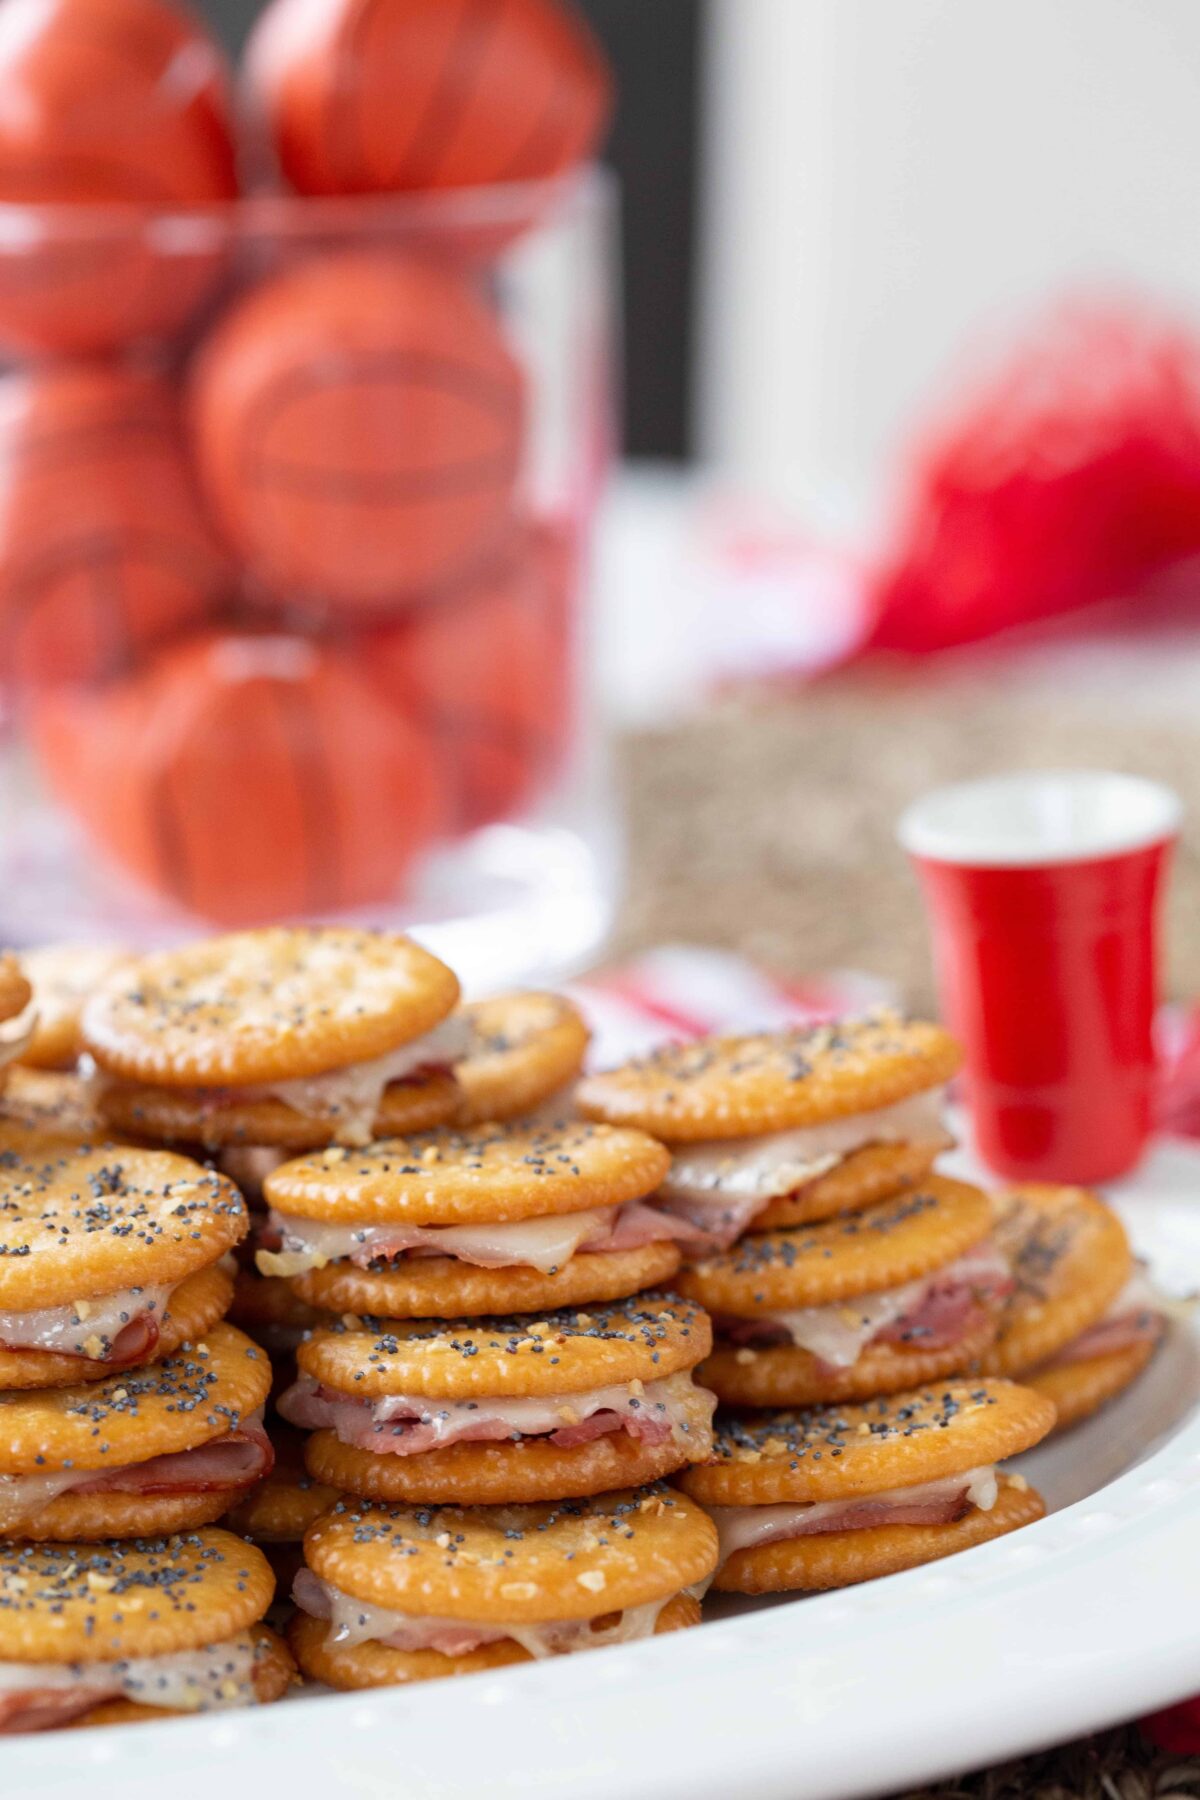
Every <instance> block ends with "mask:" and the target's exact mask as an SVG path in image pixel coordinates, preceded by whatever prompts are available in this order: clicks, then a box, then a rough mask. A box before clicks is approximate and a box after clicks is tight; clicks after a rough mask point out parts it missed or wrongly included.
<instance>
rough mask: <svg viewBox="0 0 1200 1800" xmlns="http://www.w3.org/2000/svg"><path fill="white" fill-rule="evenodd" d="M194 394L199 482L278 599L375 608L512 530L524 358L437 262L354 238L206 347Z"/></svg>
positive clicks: (307, 266)
mask: <svg viewBox="0 0 1200 1800" xmlns="http://www.w3.org/2000/svg"><path fill="white" fill-rule="evenodd" d="M192 401H193V408H192V410H193V421H194V427H195V433H194V435H195V443H196V453H197V461H198V464H199V469H200V475H201V479H202V482H203V484H204V488H205V491H206V493H207V495H208V498H209V500H210V502H211V504H212V507H213V510H214V513H215V515H216V517H217V519H218V520H219V522H220V524H221V525H222V526H223V528H224V530H225V532H226V534H227V536H228V538H229V540H230V542H231V544H232V545H233V546H234V547H235V548H236V550H237V551H238V552H239V553H240V555H241V556H242V557H243V558H244V560H245V563H246V566H247V569H248V572H249V574H250V575H251V577H252V579H253V580H255V581H257V582H258V583H259V584H260V585H261V588H262V590H263V591H262V593H261V595H260V596H259V597H260V598H262V599H264V600H266V601H268V602H270V601H272V600H273V599H277V600H278V601H279V602H280V603H281V604H288V603H295V602H296V601H308V602H313V603H316V604H327V603H332V604H333V605H334V606H335V607H344V608H350V609H353V610H356V611H358V612H359V613H371V612H375V613H379V612H380V611H382V610H385V609H390V608H391V607H393V606H394V605H395V604H396V603H397V602H402V601H404V600H405V599H408V598H411V597H412V596H413V595H414V594H424V593H427V592H428V591H429V590H431V589H437V588H441V587H444V586H446V585H447V584H449V583H453V582H455V581H458V580H461V579H463V578H464V577H467V576H469V575H471V574H473V573H474V572H475V571H476V570H477V569H479V568H480V567H482V566H483V565H484V564H485V563H486V562H487V561H488V559H489V558H490V557H492V556H494V555H495V554H496V553H497V551H498V549H499V548H500V546H501V545H502V544H503V542H504V539H505V537H506V535H507V533H508V531H509V530H510V529H511V522H510V511H511V504H512V495H513V489H514V486H515V484H516V479H517V472H518V464H519V461H520V456H521V443H522V435H523V430H524V423H525V405H524V382H523V378H522V375H521V370H520V368H519V367H518V365H517V362H516V360H515V359H514V357H513V355H512V353H511V352H510V350H509V348H508V346H507V344H506V342H505V339H504V334H503V332H502V330H501V327H500V325H499V323H498V321H497V319H496V317H495V315H494V314H493V313H492V311H491V310H490V308H489V307H488V306H487V305H486V304H485V302H484V301H483V300H482V299H480V298H479V296H478V295H477V293H476V292H475V291H474V289H473V288H472V286H471V285H470V284H469V283H468V282H467V281H465V280H463V279H460V277H459V276H458V275H456V274H455V272H454V271H453V270H452V269H449V268H446V267H443V266H440V265H438V264H437V263H436V262H434V261H433V260H432V259H430V260H425V259H423V258H421V257H417V256H411V255H405V254H404V253H403V252H399V251H386V250H352V251H345V252H342V253H340V254H335V255H329V256H323V257H317V258H315V259H314V260H312V261H311V262H307V263H302V264H300V265H299V266H298V267H295V268H292V269H288V270H285V271H284V272H283V273H282V274H280V275H277V276H275V277H273V278H272V279H270V280H268V281H266V282H264V283H263V285H262V286H260V287H258V288H256V289H254V290H252V291H251V292H250V293H249V294H248V295H247V296H246V297H245V299H243V300H241V301H240V302H238V303H236V304H235V305H234V306H232V307H231V308H230V310H229V311H228V312H227V313H226V314H225V316H224V318H223V319H222V320H221V322H220V323H219V325H218V326H217V328H216V329H215V331H214V332H213V333H212V335H211V336H210V337H209V339H208V340H207V342H206V343H205V344H203V345H202V347H201V350H200V353H199V357H198V360H197V363H196V367H195V373H194V379H193V385H192Z"/></svg>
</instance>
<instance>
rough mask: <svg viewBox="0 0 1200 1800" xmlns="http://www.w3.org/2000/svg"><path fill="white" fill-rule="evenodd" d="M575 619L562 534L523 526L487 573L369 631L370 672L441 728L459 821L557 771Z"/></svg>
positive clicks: (566, 728) (499, 810)
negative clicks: (436, 600)
mask: <svg viewBox="0 0 1200 1800" xmlns="http://www.w3.org/2000/svg"><path fill="white" fill-rule="evenodd" d="M570 628H571V585H570V571H569V570H568V568H567V566H566V565H565V563H564V560H563V558H562V556H561V553H560V546H559V543H558V540H557V538H555V537H554V536H552V535H550V534H548V533H545V532H543V531H542V530H529V531H525V532H523V533H522V534H521V535H520V537H519V538H518V540H517V542H516V543H515V544H514V545H513V546H512V548H511V550H510V552H509V553H508V555H506V556H505V558H504V559H503V560H502V562H501V563H500V565H499V566H498V567H497V568H496V569H494V570H492V571H491V572H490V573H489V574H488V575H487V576H485V577H483V578H482V579H480V580H478V581H477V582H474V583H472V584H470V585H469V586H467V587H466V588H464V589H463V590H462V591H461V592H460V593H458V594H456V595H454V596H453V597H450V596H447V597H446V598H445V599H444V600H442V601H439V602H438V603H437V604H432V605H427V606H423V607H417V608H415V609H414V610H413V612H412V613H411V615H410V616H409V617H407V618H406V619H404V620H402V621H401V622H399V623H397V624H395V625H390V626H386V627H384V628H382V629H380V630H378V631H376V632H373V633H371V634H370V635H369V636H368V637H367V639H366V641H365V643H364V646H363V652H364V657H365V663H366V667H367V669H368V670H369V672H370V674H371V676H372V679H373V680H374V681H375V682H376V683H378V684H379V685H381V687H382V688H383V690H384V691H385V692H386V693H388V694H389V695H390V696H391V697H392V699H393V701H394V702H395V703H396V704H398V705H399V706H400V707H401V708H402V709H403V710H404V711H405V712H406V713H408V714H410V715H411V716H412V717H413V718H415V719H417V720H419V721H420V722H421V723H422V724H423V725H424V726H425V727H426V729H427V730H429V731H430V732H431V733H433V734H434V735H435V736H436V739H437V743H438V746H439V752H440V755H441V757H442V761H443V767H444V769H445V772H446V778H447V783H448V785H449V787H450V789H451V791H452V792H453V794H454V796H455V801H456V806H455V823H456V825H457V826H458V828H459V829H460V830H472V829H474V828H475V827H476V826H478V825H483V824H486V823H488V822H489V821H490V820H493V819H502V818H505V817H508V816H510V815H511V814H512V813H514V812H515V811H517V810H518V809H519V808H520V807H521V806H522V805H523V804H525V802H527V801H528V800H529V799H531V798H532V797H533V796H534V795H535V794H536V793H537V792H538V790H539V789H540V788H542V787H544V786H545V785H546V784H547V782H548V781H549V779H550V778H551V777H552V776H553V775H555V774H557V773H558V772H559V770H560V768H561V765H562V760H563V757H564V755H565V751H566V746H567V744H568V741H569V736H570V726H571V722H572V710H573V709H572V698H573V694H572V687H573V667H574V659H573V656H572V646H571V642H570Z"/></svg>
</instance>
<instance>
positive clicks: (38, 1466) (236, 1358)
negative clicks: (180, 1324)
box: [0, 1325, 271, 1475]
mask: <svg viewBox="0 0 1200 1800" xmlns="http://www.w3.org/2000/svg"><path fill="white" fill-rule="evenodd" d="M270 1386H271V1365H270V1363H269V1362H268V1361H267V1358H266V1355H265V1353H264V1352H263V1351H262V1350H260V1349H259V1347H258V1345H257V1344H253V1343H251V1341H250V1339H249V1338H248V1337H245V1336H244V1335H243V1334H242V1333H241V1332H240V1331H237V1330H235V1328H234V1327H233V1326H232V1325H214V1326H213V1327H212V1329H211V1330H210V1331H208V1332H207V1333H206V1334H205V1337H204V1339H203V1341H202V1342H201V1343H199V1344H184V1345H182V1346H181V1347H180V1349H178V1350H177V1351H176V1352H175V1353H174V1355H172V1356H168V1357H167V1358H166V1359H165V1360H164V1361H163V1362H160V1363H154V1364H152V1365H148V1366H146V1367H144V1368H138V1369H124V1370H122V1371H120V1372H119V1373H114V1374H112V1375H109V1376H107V1377H106V1378H105V1380H103V1381H91V1382H88V1383H87V1384H86V1385H82V1386H79V1387H65V1388H47V1389H43V1390H36V1389H33V1390H27V1391H25V1392H22V1393H2V1394H0V1474H3V1475H38V1474H51V1473H53V1471H54V1470H56V1469H64V1468H74V1469H116V1468H123V1467H125V1465H126V1464H129V1463H140V1462H148V1461H149V1459H150V1458H151V1457H152V1456H166V1455H169V1454H171V1453H173V1452H174V1451H176V1450H190V1449H191V1448H192V1447H193V1446H194V1445H196V1444H206V1443H208V1442H209V1441H210V1440H211V1439H213V1438H218V1437H224V1436H225V1434H226V1432H229V1431H234V1430H236V1429H237V1427H238V1425H239V1424H240V1423H241V1421H242V1420H244V1419H247V1418H249V1416H250V1415H251V1414H252V1413H255V1412H257V1411H258V1409H259V1407H260V1406H262V1405H263V1403H264V1402H265V1400H266V1398H267V1393H268V1391H269V1389H270Z"/></svg>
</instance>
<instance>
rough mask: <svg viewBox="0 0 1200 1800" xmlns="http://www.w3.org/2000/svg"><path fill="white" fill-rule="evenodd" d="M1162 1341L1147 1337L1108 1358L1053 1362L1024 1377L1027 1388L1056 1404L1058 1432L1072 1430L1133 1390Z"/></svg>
mask: <svg viewBox="0 0 1200 1800" xmlns="http://www.w3.org/2000/svg"><path fill="white" fill-rule="evenodd" d="M1160 1341H1161V1339H1160V1338H1145V1339H1143V1340H1142V1342H1141V1343H1138V1344H1130V1345H1128V1346H1127V1347H1126V1348H1125V1349H1124V1350H1113V1351H1110V1353H1109V1354H1108V1355H1107V1356H1089V1357H1086V1358H1084V1359H1083V1360H1082V1361H1080V1362H1063V1363H1051V1364H1050V1365H1049V1366H1048V1367H1047V1368H1043V1369H1033V1370H1032V1371H1031V1372H1030V1373H1029V1374H1028V1375H1023V1376H1022V1377H1021V1379H1022V1381H1023V1383H1024V1385H1025V1386H1026V1387H1030V1388H1032V1389H1033V1390H1034V1392H1035V1393H1037V1394H1042V1395H1044V1396H1045V1398H1046V1399H1047V1400H1050V1401H1052V1402H1053V1404H1054V1406H1055V1407H1056V1409H1057V1411H1058V1423H1057V1425H1056V1426H1055V1431H1056V1432H1059V1431H1069V1430H1070V1429H1071V1427H1072V1426H1073V1425H1080V1424H1082V1423H1083V1421H1084V1419H1090V1418H1091V1417H1092V1415H1093V1413H1098V1412H1099V1411H1100V1408H1101V1407H1102V1406H1107V1405H1108V1403H1109V1401H1110V1400H1115V1399H1116V1398H1117V1397H1118V1395H1120V1394H1123V1393H1124V1392H1125V1390H1126V1388H1128V1387H1131V1386H1132V1385H1133V1383H1134V1382H1135V1381H1136V1380H1137V1378H1138V1376H1139V1375H1140V1374H1141V1373H1142V1370H1143V1369H1144V1368H1145V1367H1146V1366H1147V1364H1148V1363H1149V1362H1150V1360H1151V1358H1152V1357H1153V1355H1154V1353H1155V1351H1156V1350H1157V1349H1158V1346H1159V1342H1160Z"/></svg>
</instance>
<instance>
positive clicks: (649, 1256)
mask: <svg viewBox="0 0 1200 1800" xmlns="http://www.w3.org/2000/svg"><path fill="white" fill-rule="evenodd" d="M681 1260H682V1259H681V1257H680V1252H679V1246H678V1245H677V1244H673V1243H669V1242H663V1243H656V1244H642V1245H639V1247H638V1248H637V1249H636V1250H589V1251H586V1252H585V1253H583V1254H581V1255H577V1256H572V1257H571V1258H570V1259H569V1260H568V1261H567V1262H565V1263H564V1264H563V1266H562V1268H561V1269H556V1270H555V1271H554V1273H553V1274H543V1273H542V1271H541V1270H540V1269H531V1268H515V1267H514V1268H511V1269H478V1268H475V1267H474V1266H473V1265H472V1264H470V1263H464V1262H460V1261H459V1260H458V1259H457V1258H456V1257H453V1256H414V1257H401V1258H400V1260H399V1261H398V1262H396V1263H393V1264H392V1265H391V1267H390V1268H387V1269H380V1270H378V1271H376V1270H373V1269H356V1268H355V1267H354V1265H353V1263H348V1262H335V1263H329V1264H327V1266H326V1267H325V1268H323V1269H310V1270H309V1271H308V1273H307V1274H305V1275H296V1276H294V1277H293V1278H292V1282H291V1286H292V1288H293V1289H294V1290H295V1292H296V1293H297V1294H298V1295H299V1296H300V1298H301V1299H302V1300H305V1301H307V1302H308V1303H309V1304H310V1305H312V1306H316V1307H321V1308H323V1309H324V1310H325V1311H326V1312H331V1313H337V1312H360V1313H370V1314H372V1316H374V1317H376V1318H390V1319H469V1318H477V1317H480V1316H487V1315H490V1314H493V1313H495V1314H508V1313H535V1314H536V1313H544V1312H551V1311H555V1310H557V1309H559V1308H561V1307H564V1306H598V1305H603V1304H605V1303H606V1302H608V1301H612V1300H623V1299H625V1298H626V1297H627V1296H628V1295H630V1294H636V1293H639V1292H640V1291H641V1290H642V1289H643V1288H651V1287H661V1286H662V1284H663V1283H664V1282H666V1281H670V1280H671V1278H672V1277H673V1276H674V1275H675V1273H676V1271H677V1270H678V1268H679V1264H680V1261H681Z"/></svg>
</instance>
